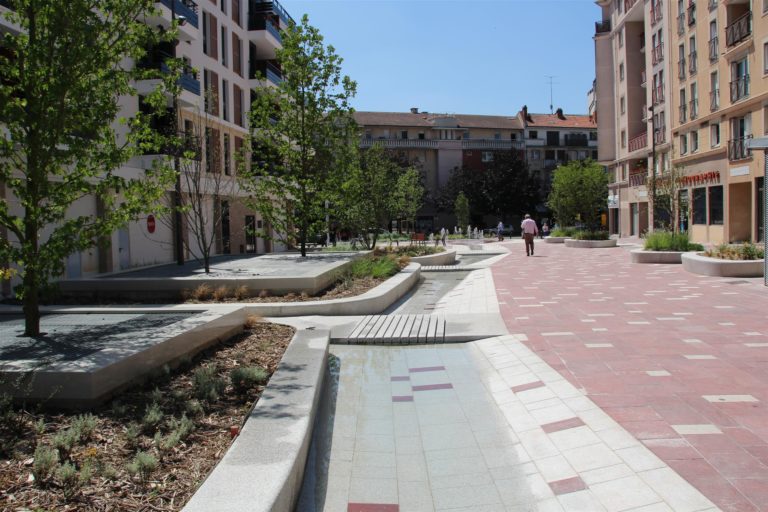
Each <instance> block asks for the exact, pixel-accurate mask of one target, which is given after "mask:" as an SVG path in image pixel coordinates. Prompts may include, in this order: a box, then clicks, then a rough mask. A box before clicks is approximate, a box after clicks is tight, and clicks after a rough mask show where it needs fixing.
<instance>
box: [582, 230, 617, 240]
mask: <svg viewBox="0 0 768 512" xmlns="http://www.w3.org/2000/svg"><path fill="white" fill-rule="evenodd" d="M610 237H611V235H610V234H609V233H608V232H607V231H587V230H583V231H576V232H575V233H574V234H573V238H574V239H576V240H608V239H609V238H610Z"/></svg>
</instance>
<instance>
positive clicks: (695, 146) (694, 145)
mask: <svg viewBox="0 0 768 512" xmlns="http://www.w3.org/2000/svg"><path fill="white" fill-rule="evenodd" d="M698 150H699V132H698V131H696V130H694V131H692V132H691V153H695V152H697V151H698Z"/></svg>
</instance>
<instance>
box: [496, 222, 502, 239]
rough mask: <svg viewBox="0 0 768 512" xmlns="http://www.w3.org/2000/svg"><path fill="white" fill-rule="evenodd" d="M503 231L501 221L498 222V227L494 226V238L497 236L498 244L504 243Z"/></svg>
mask: <svg viewBox="0 0 768 512" xmlns="http://www.w3.org/2000/svg"><path fill="white" fill-rule="evenodd" d="M503 230H504V224H503V223H502V222H501V221H499V225H498V226H496V236H498V238H499V242H503V241H504V231H503Z"/></svg>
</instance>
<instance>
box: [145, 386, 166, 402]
mask: <svg viewBox="0 0 768 512" xmlns="http://www.w3.org/2000/svg"><path fill="white" fill-rule="evenodd" d="M163 398H165V395H163V392H162V391H160V388H155V389H153V390H152V391H150V393H149V399H150V400H151V401H152V402H157V403H160V402H162V401H163Z"/></svg>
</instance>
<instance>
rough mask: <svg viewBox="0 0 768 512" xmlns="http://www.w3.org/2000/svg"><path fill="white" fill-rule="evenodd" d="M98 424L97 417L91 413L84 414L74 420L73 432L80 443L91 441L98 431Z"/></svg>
mask: <svg viewBox="0 0 768 512" xmlns="http://www.w3.org/2000/svg"><path fill="white" fill-rule="evenodd" d="M96 424H97V423H96V417H95V416H94V415H93V414H91V413H88V414H82V415H80V416H77V417H76V418H75V419H74V420H72V430H74V431H75V432H76V433H77V438H78V442H81V443H84V442H86V441H88V440H90V439H91V437H92V436H93V433H94V432H95V431H96Z"/></svg>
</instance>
